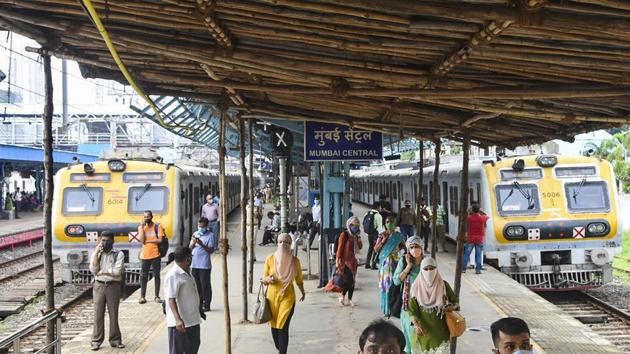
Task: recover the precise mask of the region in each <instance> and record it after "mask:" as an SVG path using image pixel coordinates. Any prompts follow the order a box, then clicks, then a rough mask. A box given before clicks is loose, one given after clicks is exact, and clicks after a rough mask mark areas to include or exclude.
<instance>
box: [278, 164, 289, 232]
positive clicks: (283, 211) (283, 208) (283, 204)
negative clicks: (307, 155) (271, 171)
mask: <svg viewBox="0 0 630 354" xmlns="http://www.w3.org/2000/svg"><path fill="white" fill-rule="evenodd" d="M278 165H279V167H280V225H281V229H282V231H281V232H289V229H288V208H287V207H288V206H287V158H286V157H284V156H279V157H278Z"/></svg>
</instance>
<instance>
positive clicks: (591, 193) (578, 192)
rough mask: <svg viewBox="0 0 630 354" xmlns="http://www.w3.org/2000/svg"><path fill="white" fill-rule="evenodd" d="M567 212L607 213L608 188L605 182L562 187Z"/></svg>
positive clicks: (573, 184)
mask: <svg viewBox="0 0 630 354" xmlns="http://www.w3.org/2000/svg"><path fill="white" fill-rule="evenodd" d="M564 194H565V195H566V197H567V202H568V206H569V210H570V211H573V212H583V213H592V212H607V211H609V210H610V201H609V199H608V188H607V186H606V183H605V182H602V181H594V182H586V181H582V182H574V183H566V184H565V185H564Z"/></svg>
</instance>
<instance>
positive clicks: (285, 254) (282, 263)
mask: <svg viewBox="0 0 630 354" xmlns="http://www.w3.org/2000/svg"><path fill="white" fill-rule="evenodd" d="M281 239H289V240H291V242H293V239H292V238H291V235H289V234H287V233H282V234H280V235H278V241H280V240H281ZM274 259H275V266H276V273H278V280H279V281H280V282H282V290H281V291H280V293H281V294H283V295H284V292H285V290H286V289H287V288H288V287H289V285H291V283H292V282H293V278H295V275H296V270H295V260H294V258H293V253H292V252H291V245H290V244H289V245H288V246H287V245H285V244H280V243H278V249H277V250H276V252H275V253H274Z"/></svg>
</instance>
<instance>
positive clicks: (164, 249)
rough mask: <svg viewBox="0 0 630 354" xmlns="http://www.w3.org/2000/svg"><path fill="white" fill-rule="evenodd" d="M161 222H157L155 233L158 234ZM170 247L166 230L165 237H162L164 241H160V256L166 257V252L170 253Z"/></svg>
mask: <svg viewBox="0 0 630 354" xmlns="http://www.w3.org/2000/svg"><path fill="white" fill-rule="evenodd" d="M159 225H160V224H159V223H158V224H155V225H154V227H155V235H156V236H157V235H158V226H159ZM168 248H169V244H168V237H167V236H166V231H164V237H162V242H160V243H158V250H159V251H160V258H164V257H165V256H166V254H167V253H168Z"/></svg>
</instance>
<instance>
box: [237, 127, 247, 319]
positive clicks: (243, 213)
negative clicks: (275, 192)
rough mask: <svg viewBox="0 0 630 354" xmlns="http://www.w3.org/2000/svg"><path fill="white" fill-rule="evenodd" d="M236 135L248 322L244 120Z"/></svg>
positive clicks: (245, 302) (245, 313)
mask: <svg viewBox="0 0 630 354" xmlns="http://www.w3.org/2000/svg"><path fill="white" fill-rule="evenodd" d="M238 137H239V143H240V156H239V157H240V162H241V253H242V256H243V259H242V266H243V268H242V272H243V279H242V280H243V290H242V296H243V320H242V322H244V323H246V322H249V321H248V320H247V311H248V309H247V195H248V191H249V188H247V168H246V167H245V121H244V120H243V119H240V118H239V119H238Z"/></svg>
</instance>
